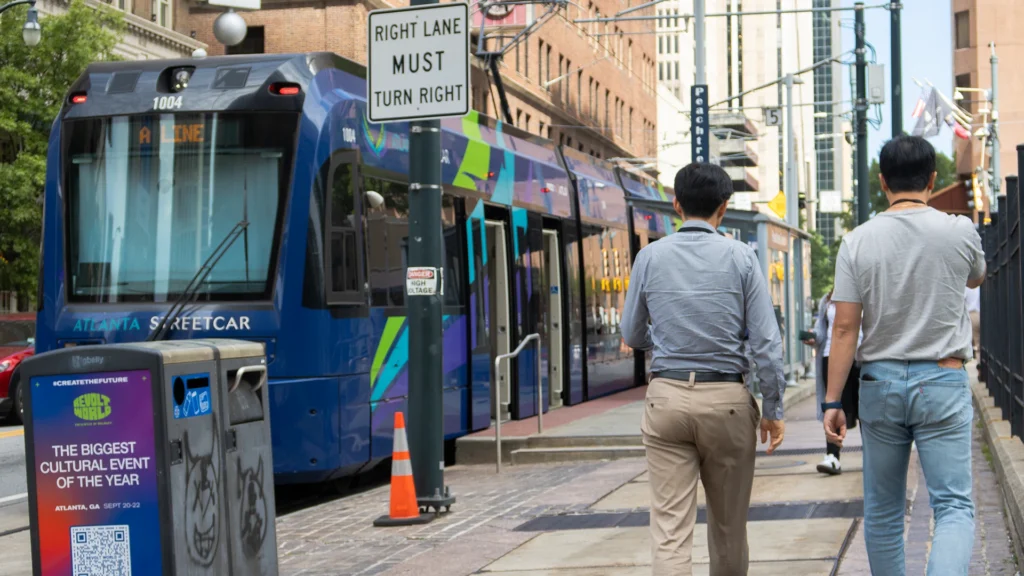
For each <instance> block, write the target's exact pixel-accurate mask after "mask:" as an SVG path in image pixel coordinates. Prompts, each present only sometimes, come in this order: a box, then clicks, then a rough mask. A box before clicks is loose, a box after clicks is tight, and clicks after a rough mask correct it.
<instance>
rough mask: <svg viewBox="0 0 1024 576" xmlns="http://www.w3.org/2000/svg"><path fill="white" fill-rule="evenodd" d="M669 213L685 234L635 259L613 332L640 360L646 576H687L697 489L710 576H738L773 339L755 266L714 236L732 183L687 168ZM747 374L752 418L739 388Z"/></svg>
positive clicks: (768, 427)
mask: <svg viewBox="0 0 1024 576" xmlns="http://www.w3.org/2000/svg"><path fill="white" fill-rule="evenodd" d="M675 190H676V199H675V209H676V212H678V213H679V215H680V217H682V218H683V220H684V222H685V224H684V225H683V227H682V228H681V229H680V230H679V232H677V233H676V234H672V235H671V236H669V237H667V238H663V239H661V240H659V241H658V242H655V243H653V244H650V245H648V246H646V247H645V248H644V249H643V250H641V251H640V253H639V254H638V255H637V258H636V262H635V263H634V264H633V271H632V274H631V276H630V283H629V290H628V291H627V294H626V303H625V307H624V310H623V313H622V322H621V323H620V328H621V330H622V335H623V338H624V339H625V341H626V344H628V345H630V346H632V347H633V348H636V349H639V350H650V351H651V376H652V378H651V382H650V386H649V387H648V389H647V400H646V406H645V411H644V417H643V423H642V430H643V435H644V445H645V446H646V448H647V468H648V471H649V473H650V487H651V537H652V541H653V573H654V574H655V576H662V575H663V576H683V575H689V574H690V573H691V571H692V567H691V552H692V544H693V530H694V526H695V524H696V514H697V480H698V479H700V480H701V481H702V483H703V485H704V492H705V494H706V496H707V509H708V547H709V551H710V559H711V575H712V576H726V575H733V574H746V573H747V566H748V553H747V509H748V508H749V506H750V490H751V486H752V484H753V479H754V456H755V452H756V441H757V438H756V432H757V427H758V420H759V419H760V427H761V441H762V442H767V440H768V435H769V434H770V435H771V440H772V442H771V445H770V447H769V448H768V453H769V454H771V453H772V452H774V451H775V449H776V448H778V446H779V445H780V444H781V443H782V437H783V432H784V429H785V427H784V424H783V421H782V415H783V407H782V393H783V390H784V389H785V377H784V375H783V370H782V338H781V336H780V334H779V328H778V324H777V323H776V318H775V310H774V308H773V307H772V302H771V297H770V296H769V294H768V288H767V284H766V282H765V279H764V276H763V274H762V273H761V268H760V266H759V265H758V261H757V256H756V254H755V253H754V251H753V250H752V249H751V248H750V247H748V246H747V245H745V244H743V243H741V242H737V241H735V240H730V239H728V238H725V237H723V236H720V235H719V234H718V233H717V232H716V229H717V228H718V226H719V225H721V223H722V219H723V218H724V217H725V211H726V207H727V205H728V202H729V197H730V196H732V192H733V189H732V180H731V179H730V178H729V176H728V175H727V174H726V173H725V171H724V170H722V169H721V168H720V167H718V166H715V165H713V164H703V163H694V164H690V165H688V166H686V167H685V168H683V169H682V170H680V171H679V173H678V174H677V175H676V180H675ZM748 333H749V340H747V345H748V346H749V348H750V351H751V353H752V354H753V357H754V362H755V364H756V365H757V374H758V377H759V379H760V389H761V393H762V396H763V405H764V418H763V419H761V418H760V415H759V414H758V408H757V403H756V401H755V400H754V398H753V397H752V396H751V394H750V392H749V390H748V388H747V386H746V385H745V384H744V377H745V376H746V374H747V373H748V372H749V362H748V360H747V356H746V355H745V353H744V336H745V335H746V334H748Z"/></svg>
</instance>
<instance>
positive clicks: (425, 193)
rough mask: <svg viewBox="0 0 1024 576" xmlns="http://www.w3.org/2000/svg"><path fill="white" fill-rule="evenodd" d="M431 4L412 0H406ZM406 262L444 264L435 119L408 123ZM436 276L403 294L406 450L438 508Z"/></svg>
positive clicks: (442, 502) (440, 446)
mask: <svg viewBox="0 0 1024 576" xmlns="http://www.w3.org/2000/svg"><path fill="white" fill-rule="evenodd" d="M424 4H437V1H436V0H412V2H411V5H413V6H419V5H424ZM409 131H410V134H409V267H421V266H422V267H427V268H434V269H436V270H437V271H438V273H439V274H440V273H441V268H442V267H443V266H444V258H443V254H444V244H443V238H442V231H441V193H442V191H441V122H440V121H439V120H423V121H418V122H412V123H411V124H410V130H409ZM442 298H443V297H442V296H441V280H440V278H438V290H437V292H436V293H435V294H434V295H431V296H420V295H415V296H409V297H408V298H407V299H406V306H407V311H408V316H409V456H410V458H411V459H412V470H413V478H414V480H415V482H416V500H417V501H418V502H419V505H420V507H421V508H427V509H429V508H433V509H434V510H436V511H438V512H440V510H441V508H442V507H445V508H447V507H449V506H451V504H452V503H453V502H454V501H455V499H454V498H453V497H451V495H450V494H449V491H448V488H447V487H446V486H445V484H444V403H443V397H442V396H443V392H442V385H441V382H442V377H443V374H442V370H443V369H442V363H441V356H442V349H443V346H442V341H443V338H442V332H443V329H442V326H441V305H442Z"/></svg>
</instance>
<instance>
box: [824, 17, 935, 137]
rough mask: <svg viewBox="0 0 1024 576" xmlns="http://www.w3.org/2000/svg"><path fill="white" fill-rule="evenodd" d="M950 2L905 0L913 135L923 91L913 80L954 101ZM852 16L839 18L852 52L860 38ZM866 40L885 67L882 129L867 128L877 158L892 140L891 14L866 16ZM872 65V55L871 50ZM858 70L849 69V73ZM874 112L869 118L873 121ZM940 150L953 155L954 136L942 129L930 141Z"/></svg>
mask: <svg viewBox="0 0 1024 576" xmlns="http://www.w3.org/2000/svg"><path fill="white" fill-rule="evenodd" d="M950 1H951V0H902V4H903V10H902V12H901V16H900V21H901V26H900V33H901V36H902V37H901V42H900V44H901V47H902V51H903V57H902V61H903V130H905V131H906V132H910V131H911V129H913V127H914V123H915V119H914V118H911V116H910V114H911V112H913V110H914V105H915V104H916V103H917V98H918V96H919V95H920V93H921V89H920V88H918V86H917V84H915V83H914V78H917V79H918V80H920V81H921V82H924V81H925V80H929V81H930V82H931V83H932V84H934V85H935V87H936V88H938V89H939V90H940V91H942V93H943V94H945V95H946V96H947V97H950V98H952V96H953V48H952V44H953V35H952V31H951V29H950V28H951V26H952V20H953V17H952V13H951V12H950V5H949V4H950ZM882 3H883V2H881V1H879V0H864V4H865V5H867V6H872V5H877V4H882ZM839 4H841V5H842V6H844V7H845V6H853V4H854V0H840V2H839ZM853 17H854V16H853V12H852V11H848V12H840V13H839V18H840V19H841V20H842V22H843V23H844V24H846V21H849V25H848V28H844V29H843V38H842V42H843V50H844V51H846V50H852V49H853V47H854V42H855V38H854V35H853ZM864 28H865V41H866V42H867V43H868V44H869V45H871V46H874V48H875V53H876V58H877V63H878V64H883V65H885V91H886V98H885V104H883V105H882V124H881V126H880V127H879V128H875V127H873V126H872V125H871V124H870V123H869V124H868V151H869V152H870V156H871V157H875V156H877V155H878V151H879V149H880V148H881V147H882V145H883V144H885V142H886V140H888V139H889V138H891V137H892V101H891V100H892V92H891V91H892V66H891V64H892V50H891V42H890V40H891V36H890V34H891V32H890V30H891V25H890V16H889V11H888V10H883V9H869V10H865V12H864ZM867 56H868V58H869V62H870V57H871V50H870V49H869V50H868V55H867ZM852 72H853V67H848V68H847V74H849V73H852ZM843 89H844V91H845V94H844V99H850V94H849V77H848V76H847V77H846V78H844V82H843ZM874 117H875V113H874V111H872V112H871V114H870V115H869V118H874ZM929 141H930V142H931V143H932V145H934V146H935V148H936V150H939V151H941V152H945V153H946V155H948V156H951V155H952V149H953V133H952V132H951V131H950V130H949V128H948V127H946V126H943V127H942V131H941V132H940V133H939V135H938V136H935V137H934V138H931V139H929Z"/></svg>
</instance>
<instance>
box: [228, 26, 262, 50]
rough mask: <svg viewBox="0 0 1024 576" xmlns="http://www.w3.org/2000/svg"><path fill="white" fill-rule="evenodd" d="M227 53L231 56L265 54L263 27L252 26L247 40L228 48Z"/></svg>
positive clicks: (247, 33)
mask: <svg viewBox="0 0 1024 576" xmlns="http://www.w3.org/2000/svg"><path fill="white" fill-rule="evenodd" d="M226 51H227V53H228V54H229V55H232V54H263V53H264V52H263V26H250V27H249V29H248V31H246V33H245V39H244V40H242V41H241V42H239V43H238V44H236V45H234V46H228V47H227V50H226Z"/></svg>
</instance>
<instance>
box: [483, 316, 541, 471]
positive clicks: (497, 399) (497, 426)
mask: <svg viewBox="0 0 1024 576" xmlns="http://www.w3.org/2000/svg"><path fill="white" fill-rule="evenodd" d="M530 340H536V341H537V433H538V434H540V433H542V432H544V421H543V418H544V380H543V378H541V362H540V354H541V350H540V344H541V343H540V334H537V333H536V332H534V333H533V334H530V335H529V336H527V337H526V338H523V341H522V342H520V343H519V346H517V347H516V349H515V350H513V351H511V352H509V353H508V354H499V355H498V356H497V357H496V358H495V359H494V406H495V408H496V410H495V411H494V412H495V418H494V445H495V447H496V448H497V451H498V459H497V467H498V469H497V473H498V474H501V407H502V403H501V386H498V374H499V372H500V371H501V361H502V360H505V359H507V358H515V357H516V356H519V353H520V352H522V351H523V349H524V348H526V345H527V344H528V343H529V342H530Z"/></svg>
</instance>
